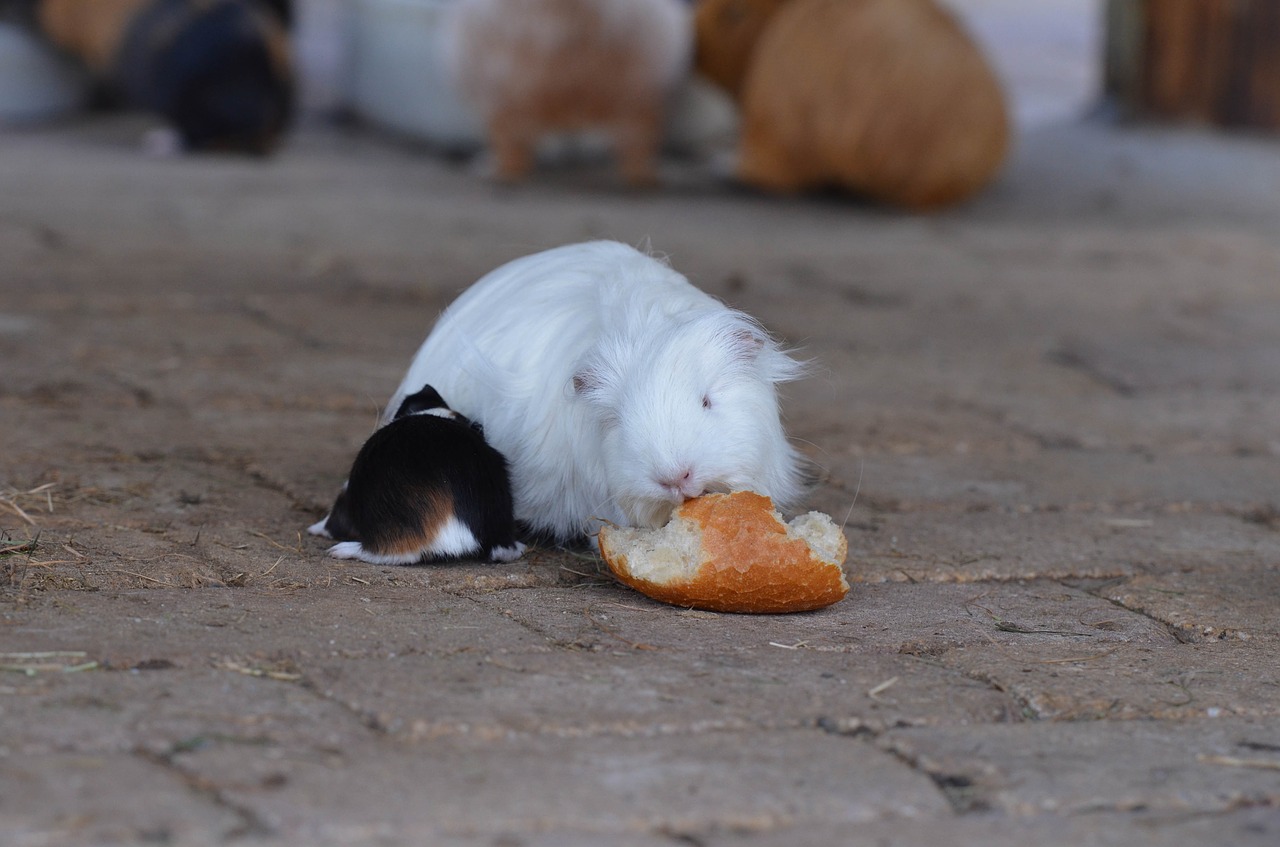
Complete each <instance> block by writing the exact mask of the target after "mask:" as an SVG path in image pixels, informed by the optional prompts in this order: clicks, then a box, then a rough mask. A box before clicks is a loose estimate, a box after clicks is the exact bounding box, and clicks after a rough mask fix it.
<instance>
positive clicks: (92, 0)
mask: <svg viewBox="0 0 1280 847" xmlns="http://www.w3.org/2000/svg"><path fill="white" fill-rule="evenodd" d="M149 2H151V0H41V3H40V8H39V21H40V28H41V30H43V31H44V33H45V34H46V35H47V36H48V37H49V39H50V40H51V41H52V42H53V43H54V44H56V45H57V46H58V47H60V48H62V49H63V50H66V51H67V52H68V53H70V54H72V55H73V56H75V57H76V58H78V59H80V60H81V61H83V62H84V63H85V64H86V65H88V66H89V68H90V69H91V70H93V71H94V72H96V73H107V72H109V71H110V70H111V64H112V62H114V61H115V57H116V51H117V50H119V49H120V41H121V39H123V38H124V33H125V29H126V28H127V27H128V25H129V22H130V21H132V20H133V16H134V15H135V14H137V12H138V10H139V9H140V8H142V7H143V6H145V5H146V4H147V3H149Z"/></svg>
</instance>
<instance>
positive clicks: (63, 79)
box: [0, 23, 88, 126]
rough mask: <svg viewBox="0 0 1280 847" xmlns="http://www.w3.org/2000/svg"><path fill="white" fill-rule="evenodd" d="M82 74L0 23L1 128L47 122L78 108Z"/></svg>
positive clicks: (20, 30) (82, 93)
mask: <svg viewBox="0 0 1280 847" xmlns="http://www.w3.org/2000/svg"><path fill="white" fill-rule="evenodd" d="M87 93H88V81H87V80H86V79H85V76H84V74H83V73H81V72H80V71H79V70H77V69H76V67H75V66H74V65H73V64H72V63H71V62H70V61H69V60H67V59H64V58H63V57H62V56H60V55H58V53H56V52H55V51H54V50H53V48H51V47H49V46H47V45H45V44H44V43H42V42H41V41H39V40H38V39H37V38H36V37H35V36H34V35H32V34H31V33H29V32H27V31H26V30H25V29H23V28H22V27H20V26H14V25H11V24H4V23H0V125H5V126H16V125H21V124H31V123H37V122H40V121H45V120H50V119H52V118H56V117H59V116H62V115H65V114H67V113H69V112H73V111H75V110H76V109H78V108H80V106H81V105H83V103H84V101H85V97H86V95H87Z"/></svg>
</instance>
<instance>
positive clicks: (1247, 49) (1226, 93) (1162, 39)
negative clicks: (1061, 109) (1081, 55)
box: [1104, 0, 1280, 130]
mask: <svg viewBox="0 0 1280 847" xmlns="http://www.w3.org/2000/svg"><path fill="white" fill-rule="evenodd" d="M1104 61H1105V65H1106V68H1105V86H1106V91H1107V94H1108V95H1109V96H1110V97H1112V98H1113V99H1114V100H1115V101H1116V102H1117V103H1118V105H1119V106H1120V107H1121V109H1122V111H1123V112H1125V113H1126V114H1129V115H1132V116H1135V117H1140V118H1152V119H1157V120H1173V121H1187V122H1195V123H1209V124H1216V125H1219V126H1229V127H1253V128H1260V129H1268V130H1280V0H1108V2H1107V7H1106V55H1105V60H1104Z"/></svg>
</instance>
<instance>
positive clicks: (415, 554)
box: [309, 385, 525, 565]
mask: <svg viewBox="0 0 1280 847" xmlns="http://www.w3.org/2000/svg"><path fill="white" fill-rule="evenodd" d="M512 513H513V509H512V498H511V480H510V476H509V475H508V473H507V462H506V459H504V458H503V456H502V454H501V453H499V452H498V451H497V450H495V449H494V448H493V447H492V446H490V445H489V444H488V442H486V441H485V440H484V435H483V434H482V432H481V430H480V427H479V426H478V425H477V424H474V423H472V422H471V421H470V420H468V419H467V418H465V417H464V416H462V415H460V414H458V413H457V412H455V411H453V410H452V409H450V408H449V407H448V406H447V405H446V404H445V402H444V399H443V398H442V397H441V396H440V395H439V394H438V393H437V392H436V390H435V389H434V388H432V387H431V386H429V385H427V386H423V388H422V390H421V391H419V392H418V393H416V394H410V395H409V396H408V397H406V398H405V399H404V402H402V403H401V404H400V408H399V409H398V410H397V411H396V416H395V418H394V419H392V421H391V422H390V423H388V424H387V425H386V426H384V427H382V428H381V429H379V430H378V431H377V432H375V433H374V434H373V435H372V436H370V438H369V440H368V441H366V442H365V444H364V446H363V447H361V448H360V452H359V454H358V455H357V456H356V460H355V463H354V464H353V465H352V467H351V474H350V476H348V478H347V482H346V484H345V485H344V486H343V488H342V491H341V493H339V494H338V498H337V500H336V501H335V502H334V504H333V509H332V510H331V511H330V512H329V515H328V516H327V517H326V518H325V519H324V520H322V521H320V522H319V523H316V524H314V525H313V526H312V527H311V528H310V530H309V531H310V532H311V533H312V534H313V535H321V536H325V537H328V538H333V539H335V540H337V541H338V542H339V543H338V544H335V545H333V546H332V547H331V548H329V555H331V556H334V557H336V558H339V559H361V560H362V561H365V562H371V563H373V564H375V565H411V564H415V563H417V562H422V561H433V560H441V559H454V558H460V557H469V556H477V557H483V558H486V559H488V560H490V561H494V562H510V561H513V560H515V559H518V558H520V556H521V555H523V553H524V549H525V548H524V545H523V544H521V543H520V542H519V541H517V540H516V538H515V519H514V518H513V517H512Z"/></svg>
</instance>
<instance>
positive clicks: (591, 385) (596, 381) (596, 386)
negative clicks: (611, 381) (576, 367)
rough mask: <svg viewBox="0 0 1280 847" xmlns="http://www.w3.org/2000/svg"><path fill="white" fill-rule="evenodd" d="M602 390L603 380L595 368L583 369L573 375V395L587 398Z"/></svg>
mask: <svg viewBox="0 0 1280 847" xmlns="http://www.w3.org/2000/svg"><path fill="white" fill-rule="evenodd" d="M602 388H604V378H603V377H602V376H601V374H600V371H598V370H597V369H595V368H583V369H582V370H580V371H578V372H577V373H575V374H574V375H573V393H574V394H577V395H578V396H579V397H587V396H589V395H592V394H597V393H599V391H600V389H602Z"/></svg>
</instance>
